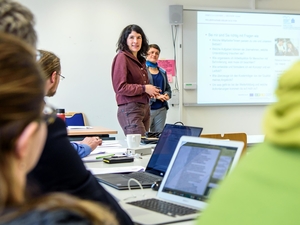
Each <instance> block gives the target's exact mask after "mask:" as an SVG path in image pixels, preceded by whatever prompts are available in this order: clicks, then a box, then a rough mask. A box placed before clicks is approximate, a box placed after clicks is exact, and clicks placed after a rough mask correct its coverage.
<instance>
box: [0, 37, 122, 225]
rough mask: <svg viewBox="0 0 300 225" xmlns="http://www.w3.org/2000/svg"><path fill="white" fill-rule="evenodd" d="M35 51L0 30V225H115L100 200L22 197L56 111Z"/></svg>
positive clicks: (52, 195) (114, 220)
mask: <svg viewBox="0 0 300 225" xmlns="http://www.w3.org/2000/svg"><path fill="white" fill-rule="evenodd" d="M35 54H36V53H35V51H34V49H33V48H30V46H29V45H26V44H25V43H24V42H23V41H21V40H20V39H18V38H16V37H14V36H12V35H9V34H4V33H3V32H1V33H0V105H1V113H0V224H61V225H62V224H75V225H76V224H97V225H101V224H103V225H104V224H105V225H106V224H107V225H117V224H118V222H117V220H116V219H115V216H114V215H113V214H112V213H110V212H109V210H108V209H107V208H106V207H104V206H101V205H100V204H96V203H93V202H90V201H86V200H80V199H77V198H75V197H71V196H68V195H66V194H51V195H48V196H44V197H42V198H34V199H33V200H30V199H27V198H26V197H25V187H26V175H27V173H28V172H29V171H30V170H32V168H33V167H34V166H35V164H36V162H37V161H38V159H39V157H40V154H41V152H42V149H43V145H44V143H45V140H46V134H47V126H46V123H48V124H51V123H53V122H54V120H55V111H54V110H51V108H47V107H45V103H44V84H45V81H44V79H43V72H42V70H41V69H40V67H39V66H38V65H37V63H36V60H35ZM43 109H47V110H44V113H43Z"/></svg>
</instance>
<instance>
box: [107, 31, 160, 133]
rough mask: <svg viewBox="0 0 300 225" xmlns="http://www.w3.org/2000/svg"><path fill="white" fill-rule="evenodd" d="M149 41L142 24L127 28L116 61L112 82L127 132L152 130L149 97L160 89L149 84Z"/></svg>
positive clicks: (124, 128) (122, 34)
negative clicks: (147, 65) (146, 63)
mask: <svg viewBox="0 0 300 225" xmlns="http://www.w3.org/2000/svg"><path fill="white" fill-rule="evenodd" d="M147 50H148V40H147V37H146V35H145V34H144V31H143V30H142V28H140V27H139V26H138V25H128V26H127V27H125V28H124V29H123V31H122V32H121V35H120V37H119V40H118V43H117V52H118V53H117V55H116V56H115V58H114V60H113V64H112V84H113V88H114V91H115V93H116V101H117V104H118V120H119V123H120V125H121V127H122V129H123V131H124V134H125V135H127V134H141V135H145V133H146V131H148V130H149V124H150V107H149V98H155V97H157V96H158V95H159V91H160V90H159V89H158V88H156V87H155V86H153V85H151V84H149V79H148V75H147V69H146V65H145V61H146V60H145V58H144V57H145V56H146V54H147Z"/></svg>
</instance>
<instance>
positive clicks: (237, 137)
mask: <svg viewBox="0 0 300 225" xmlns="http://www.w3.org/2000/svg"><path fill="white" fill-rule="evenodd" d="M200 137H204V138H216V139H227V140H233V141H242V142H244V148H243V151H242V155H245V154H246V152H247V134H245V133H227V134H223V135H222V134H201V135H200Z"/></svg>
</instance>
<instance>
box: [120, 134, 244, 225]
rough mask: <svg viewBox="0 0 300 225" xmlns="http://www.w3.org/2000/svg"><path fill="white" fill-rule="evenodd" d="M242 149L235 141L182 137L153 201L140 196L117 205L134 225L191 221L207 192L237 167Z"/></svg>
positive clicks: (242, 144) (198, 210)
mask: <svg viewBox="0 0 300 225" xmlns="http://www.w3.org/2000/svg"><path fill="white" fill-rule="evenodd" d="M243 146H244V143H243V142H238V141H227V140H220V139H211V138H200V137H188V136H182V137H181V138H180V140H179V142H178V145H177V147H176V150H175V152H174V155H173V157H172V160H171V162H170V164H169V167H168V169H167V172H166V175H165V176H164V178H163V180H162V183H161V185H160V187H159V190H158V192H157V195H156V197H155V198H145V197H142V196H140V197H136V198H135V199H132V198H131V200H127V201H121V202H119V204H120V205H121V207H122V208H123V209H124V210H125V211H126V212H127V213H128V214H129V215H130V217H131V219H132V220H133V221H134V222H135V223H138V224H164V223H173V222H179V221H185V220H191V219H195V218H196V217H198V216H199V214H200V211H201V210H203V209H204V208H205V206H206V204H207V203H206V201H207V199H208V197H209V196H210V193H211V191H212V190H213V189H214V188H216V187H217V186H218V183H219V181H220V180H222V179H223V178H224V177H225V176H226V175H227V174H228V173H229V172H230V171H231V170H232V169H233V168H234V166H235V165H236V164H237V162H238V160H239V158H240V155H241V152H242V149H243ZM167 207H169V208H167ZM146 208H147V209H146ZM155 208H158V209H159V210H155ZM166 208H167V209H166ZM157 211H159V212H157Z"/></svg>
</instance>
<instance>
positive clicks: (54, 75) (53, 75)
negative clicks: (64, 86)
mask: <svg viewBox="0 0 300 225" xmlns="http://www.w3.org/2000/svg"><path fill="white" fill-rule="evenodd" d="M57 77H58V76H57V72H56V71H54V72H53V73H52V74H51V76H50V83H55V82H56V79H57Z"/></svg>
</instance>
